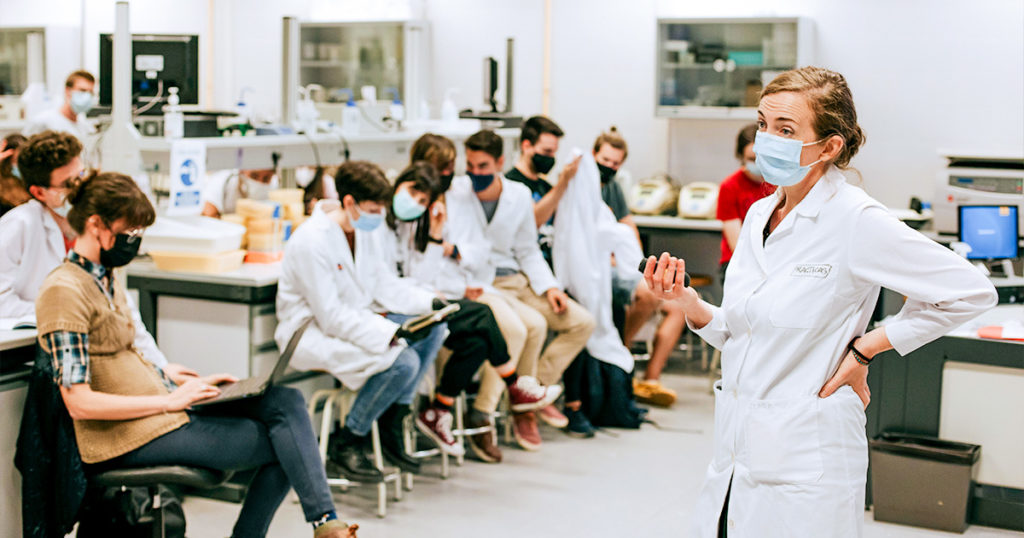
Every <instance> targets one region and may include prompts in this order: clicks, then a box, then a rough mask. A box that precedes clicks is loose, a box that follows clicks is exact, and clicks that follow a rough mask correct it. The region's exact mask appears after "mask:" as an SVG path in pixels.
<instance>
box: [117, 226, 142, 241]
mask: <svg viewBox="0 0 1024 538" xmlns="http://www.w3.org/2000/svg"><path fill="white" fill-rule="evenodd" d="M145 231H146V229H145V228H136V229H134V230H129V231H127V232H122V233H124V234H125V235H127V236H128V243H129V244H131V243H135V242H136V241H138V240H140V239H142V233H143V232H145Z"/></svg>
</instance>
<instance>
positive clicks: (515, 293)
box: [494, 273, 595, 385]
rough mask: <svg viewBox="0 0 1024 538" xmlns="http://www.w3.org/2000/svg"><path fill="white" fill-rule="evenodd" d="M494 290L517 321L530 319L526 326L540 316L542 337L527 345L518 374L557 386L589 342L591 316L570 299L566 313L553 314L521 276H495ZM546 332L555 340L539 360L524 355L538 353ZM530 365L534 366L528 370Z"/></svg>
mask: <svg viewBox="0 0 1024 538" xmlns="http://www.w3.org/2000/svg"><path fill="white" fill-rule="evenodd" d="M494 287H495V288H498V291H500V292H501V293H502V295H504V296H505V299H506V300H507V301H508V303H509V305H510V306H512V308H513V309H514V310H515V311H516V313H517V314H519V317H520V319H523V320H524V321H526V320H533V321H532V322H530V323H535V322H536V319H537V314H540V317H541V318H542V319H543V320H544V330H543V334H544V336H542V337H541V338H540V339H539V340H540V341H539V342H528V343H527V347H526V348H524V349H523V357H522V359H521V363H522V364H523V365H524V367H523V368H520V369H519V373H521V374H523V375H532V376H535V377H536V378H537V380H538V381H540V383H541V384H542V385H553V384H555V383H558V380H559V379H561V377H562V372H564V371H565V369H566V368H567V367H568V366H569V363H570V362H572V361H573V359H575V358H576V355H577V354H579V352H580V351H583V347H584V346H586V345H587V340H589V339H590V334H591V333H593V332H594V323H595V322H594V316H591V315H590V312H587V311H586V309H584V308H583V307H582V306H580V304H579V303H577V302H576V301H573V300H571V299H570V300H569V306H568V308H567V309H566V311H565V312H563V313H561V314H556V313H555V311H554V310H553V309H552V308H551V305H550V304H548V300H547V299H546V298H545V297H542V296H540V295H537V294H536V293H534V292H533V288H531V287H530V281H529V280H527V278H526V277H525V276H524V275H523V274H522V273H519V274H515V275H511V276H505V277H499V278H497V279H495V280H494ZM548 329H551V330H552V331H554V332H555V333H556V336H555V338H554V339H552V340H551V343H549V344H548V345H547V347H546V348H544V352H543V353H542V354H540V356H539V357H537V356H536V355H532V356H528V355H527V352H531V353H538V352H539V351H540V349H541V347H542V346H543V341H544V338H545V337H546V336H547V330H548ZM535 357H537V358H535ZM531 365H536V366H534V367H533V368H531V367H530V366H531Z"/></svg>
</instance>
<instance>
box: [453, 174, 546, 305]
mask: <svg viewBox="0 0 1024 538" xmlns="http://www.w3.org/2000/svg"><path fill="white" fill-rule="evenodd" d="M495 181H501V184H502V189H501V196H500V197H499V198H498V207H497V209H496V210H495V212H494V218H492V219H491V222H487V217H486V215H484V209H483V207H482V206H481V205H480V200H479V199H478V198H477V197H476V193H475V192H473V187H472V184H471V183H470V180H469V177H467V176H461V177H457V178H454V179H453V180H452V186H451V188H450V189H449V190H448V192H447V193H446V194H445V202H446V203H447V204H448V223H449V224H448V227H447V228H448V229H449V230H451V238H452V242H453V243H454V244H455V245H456V246H457V247H458V249H459V254H460V257H461V258H462V262H461V265H462V267H463V268H464V269H465V270H467V271H468V273H469V275H470V276H469V280H470V284H471V285H472V286H473V287H483V288H484V289H486V290H488V291H494V287H493V286H492V284H493V283H494V275H495V270H497V268H499V267H506V268H509V269H515V270H517V271H520V272H522V273H523V274H524V275H526V278H527V279H528V280H529V281H530V287H531V288H532V289H533V291H534V293H536V294H537V295H543V294H544V292H546V291H547V290H549V289H551V288H557V289H562V287H561V285H560V284H559V283H558V281H557V280H555V276H554V275H553V274H552V273H551V268H550V267H548V264H547V262H545V261H544V255H543V254H541V252H540V246H538V245H537V224H536V221H535V220H534V217H533V196H532V195H531V194H530V189H529V188H527V187H526V186H525V185H523V184H521V183H517V182H515V181H509V180H507V179H505V178H503V177H501V176H500V175H499V176H498V177H496V178H495Z"/></svg>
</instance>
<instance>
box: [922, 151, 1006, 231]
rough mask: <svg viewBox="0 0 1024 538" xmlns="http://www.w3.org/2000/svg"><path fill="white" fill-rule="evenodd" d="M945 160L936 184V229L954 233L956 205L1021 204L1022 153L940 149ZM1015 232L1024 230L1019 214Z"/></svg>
mask: <svg viewBox="0 0 1024 538" xmlns="http://www.w3.org/2000/svg"><path fill="white" fill-rule="evenodd" d="M940 154H941V155H943V156H944V157H945V158H946V159H947V161H948V163H947V165H946V167H945V168H944V169H942V170H940V171H939V173H938V176H937V179H936V185H935V200H934V204H933V210H934V212H935V216H934V225H935V231H937V232H939V233H942V234H956V233H957V231H958V230H959V227H958V225H957V224H958V209H957V208H958V206H962V205H1024V203H1022V202H1021V200H1022V198H1024V154H1021V153H1020V152H1019V150H1018V151H1016V152H952V151H943V152H940ZM1018 219H1021V220H1018V222H1017V227H1018V228H1017V232H1018V233H1021V232H1022V231H1024V215H1018Z"/></svg>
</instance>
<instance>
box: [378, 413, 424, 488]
mask: <svg viewBox="0 0 1024 538" xmlns="http://www.w3.org/2000/svg"><path fill="white" fill-rule="evenodd" d="M410 414H412V409H410V408H409V406H407V405H400V404H395V405H392V406H391V407H389V408H388V410H387V411H385V412H384V414H383V415H381V416H380V418H378V419H377V426H378V428H379V430H380V449H381V453H382V454H383V455H384V459H385V461H387V462H388V463H390V464H391V465H394V466H395V467H398V468H399V469H400V470H401V471H402V472H404V473H418V472H420V461H419V460H417V459H416V458H414V457H412V456H410V455H409V453H408V452H407V451H406V450H405V436H404V435H403V427H404V426H403V425H404V423H405V417H407V416H409V415H410Z"/></svg>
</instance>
